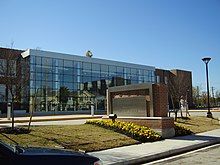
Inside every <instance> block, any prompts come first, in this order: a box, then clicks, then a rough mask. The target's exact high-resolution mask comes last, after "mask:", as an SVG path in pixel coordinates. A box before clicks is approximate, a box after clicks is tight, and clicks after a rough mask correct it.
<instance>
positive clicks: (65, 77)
mask: <svg viewBox="0 0 220 165" xmlns="http://www.w3.org/2000/svg"><path fill="white" fill-rule="evenodd" d="M63 81H64V82H73V76H70V75H64V80H63Z"/></svg>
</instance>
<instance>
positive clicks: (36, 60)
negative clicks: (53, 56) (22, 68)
mask: <svg viewBox="0 0 220 165" xmlns="http://www.w3.org/2000/svg"><path fill="white" fill-rule="evenodd" d="M35 62H36V64H37V65H41V57H37V56H36V57H35Z"/></svg>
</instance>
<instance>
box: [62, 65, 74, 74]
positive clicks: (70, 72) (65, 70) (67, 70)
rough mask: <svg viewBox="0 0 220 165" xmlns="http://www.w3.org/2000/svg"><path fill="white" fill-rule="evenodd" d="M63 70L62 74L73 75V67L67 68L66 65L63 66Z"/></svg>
mask: <svg viewBox="0 0 220 165" xmlns="http://www.w3.org/2000/svg"><path fill="white" fill-rule="evenodd" d="M63 71H64V74H69V75H73V68H67V67H65V68H64V69H63Z"/></svg>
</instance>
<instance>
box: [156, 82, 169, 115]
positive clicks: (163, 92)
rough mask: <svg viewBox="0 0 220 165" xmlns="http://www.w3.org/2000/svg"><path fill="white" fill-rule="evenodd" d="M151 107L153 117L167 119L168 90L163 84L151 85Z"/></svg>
mask: <svg viewBox="0 0 220 165" xmlns="http://www.w3.org/2000/svg"><path fill="white" fill-rule="evenodd" d="M153 107H154V116H155V117H167V112H168V89H167V85H165V84H153Z"/></svg>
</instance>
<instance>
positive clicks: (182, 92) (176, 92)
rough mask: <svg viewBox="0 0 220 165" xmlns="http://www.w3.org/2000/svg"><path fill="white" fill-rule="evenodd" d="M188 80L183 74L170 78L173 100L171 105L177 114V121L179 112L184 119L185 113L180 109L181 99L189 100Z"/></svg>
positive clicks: (169, 83) (170, 94)
mask: <svg viewBox="0 0 220 165" xmlns="http://www.w3.org/2000/svg"><path fill="white" fill-rule="evenodd" d="M186 80H187V78H186V77H185V74H183V73H181V72H180V73H178V74H171V75H170V77H169V78H168V86H169V88H168V89H169V97H170V99H171V104H172V107H173V110H174V112H175V120H176V119H177V112H178V111H180V114H181V117H183V113H182V110H181V108H180V99H181V98H183V99H185V100H187V95H188V91H189V84H188V82H187V81H186ZM186 113H187V112H186Z"/></svg>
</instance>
